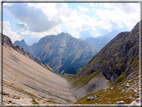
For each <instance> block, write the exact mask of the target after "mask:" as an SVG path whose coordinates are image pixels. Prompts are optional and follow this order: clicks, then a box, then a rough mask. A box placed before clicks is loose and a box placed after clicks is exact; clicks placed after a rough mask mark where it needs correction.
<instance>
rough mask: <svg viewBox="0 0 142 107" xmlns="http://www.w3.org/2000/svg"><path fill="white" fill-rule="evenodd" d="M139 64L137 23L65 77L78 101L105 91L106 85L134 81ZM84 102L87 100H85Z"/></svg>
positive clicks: (137, 73)
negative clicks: (80, 67) (72, 74)
mask: <svg viewBox="0 0 142 107" xmlns="http://www.w3.org/2000/svg"><path fill="white" fill-rule="evenodd" d="M141 30H142V29H141ZM138 62H139V23H137V24H136V25H135V27H134V28H133V29H132V30H131V32H121V33H119V34H118V35H117V36H116V37H115V38H114V39H112V40H111V41H110V42H109V43H108V44H107V45H106V46H105V47H104V48H103V49H102V50H101V51H100V52H99V53H97V54H96V55H94V56H93V57H92V59H91V60H90V61H89V62H88V64H87V65H86V66H84V67H83V68H82V69H81V70H80V71H79V72H78V73H77V74H75V75H74V76H67V78H68V79H69V80H70V81H71V83H72V86H73V93H74V96H75V97H76V98H77V99H79V98H81V97H83V96H85V95H87V94H91V93H94V92H97V91H98V92H100V91H99V90H101V89H104V88H108V85H109V83H112V84H117V83H120V82H123V83H124V82H125V81H127V80H132V79H134V80H135V78H137V77H138V75H139V63H138ZM98 77H99V78H98ZM93 80H94V81H93ZM91 81H93V82H91ZM127 82H128V81H127ZM127 82H126V83H127ZM126 83H125V84H126ZM93 89H94V90H93ZM88 90H91V91H88ZM104 90H105V89H104ZM109 90H111V89H109ZM117 91H118V90H117ZM117 91H116V92H117ZM109 92H110V91H109ZM114 92H115V90H114ZM133 94H136V92H135V93H133ZM104 95H105V94H104ZM87 96H89V95H87ZM78 101H83V100H78ZM85 101H87V100H86V99H85ZM83 103H85V102H83ZM86 103H87V102H86ZM90 103H91V101H90V102H89V104H90Z"/></svg>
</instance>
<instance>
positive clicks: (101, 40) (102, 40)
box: [85, 30, 120, 50]
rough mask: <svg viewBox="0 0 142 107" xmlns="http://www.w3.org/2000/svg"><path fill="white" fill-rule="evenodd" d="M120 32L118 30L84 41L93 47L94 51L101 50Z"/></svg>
mask: <svg viewBox="0 0 142 107" xmlns="http://www.w3.org/2000/svg"><path fill="white" fill-rule="evenodd" d="M119 32H120V31H119V30H113V31H112V32H110V33H108V34H106V35H103V36H99V37H96V38H92V37H89V38H86V39H85V41H86V42H87V43H89V44H90V45H92V46H93V47H95V48H96V49H99V50H101V49H102V48H103V47H104V46H105V45H106V44H107V43H108V42H109V41H110V40H111V39H113V38H114V37H115V36H116V35H117V34H118V33H119Z"/></svg>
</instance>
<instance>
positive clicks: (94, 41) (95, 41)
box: [85, 37, 110, 50]
mask: <svg viewBox="0 0 142 107" xmlns="http://www.w3.org/2000/svg"><path fill="white" fill-rule="evenodd" d="M85 41H86V42H87V43H88V44H90V45H92V46H93V47H95V48H96V49H99V50H101V49H102V48H103V47H104V46H105V45H106V44H107V43H108V42H109V41H110V39H109V38H106V37H104V38H103V39H102V40H101V39H98V38H92V37H89V38H87V39H85Z"/></svg>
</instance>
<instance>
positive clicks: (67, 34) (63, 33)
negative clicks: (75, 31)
mask: <svg viewBox="0 0 142 107" xmlns="http://www.w3.org/2000/svg"><path fill="white" fill-rule="evenodd" d="M57 36H67V37H73V36H71V35H70V34H69V33H65V32H61V33H60V34H58V35H57Z"/></svg>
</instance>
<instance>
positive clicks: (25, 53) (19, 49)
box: [2, 34, 32, 59]
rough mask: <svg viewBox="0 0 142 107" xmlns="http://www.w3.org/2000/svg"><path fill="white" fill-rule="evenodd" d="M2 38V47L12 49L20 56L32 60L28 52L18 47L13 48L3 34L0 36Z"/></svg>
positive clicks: (9, 40)
mask: <svg viewBox="0 0 142 107" xmlns="http://www.w3.org/2000/svg"><path fill="white" fill-rule="evenodd" d="M2 36H3V42H2V45H4V46H5V47H8V48H9V49H10V48H12V49H14V50H16V51H17V52H19V53H20V54H22V55H24V56H26V57H28V58H30V59H32V56H31V54H30V53H29V52H28V51H24V49H23V48H20V47H19V45H17V46H14V45H13V44H12V42H11V39H10V38H9V37H8V36H6V35H4V34H2Z"/></svg>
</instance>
